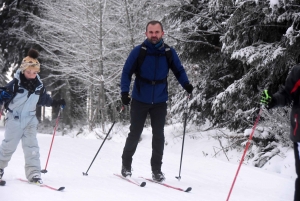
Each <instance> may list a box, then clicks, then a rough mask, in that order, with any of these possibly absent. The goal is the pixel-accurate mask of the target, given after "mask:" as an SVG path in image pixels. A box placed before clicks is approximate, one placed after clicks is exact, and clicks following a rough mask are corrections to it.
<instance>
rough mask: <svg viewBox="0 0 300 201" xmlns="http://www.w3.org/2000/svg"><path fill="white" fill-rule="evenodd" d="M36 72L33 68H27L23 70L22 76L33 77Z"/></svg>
mask: <svg viewBox="0 0 300 201" xmlns="http://www.w3.org/2000/svg"><path fill="white" fill-rule="evenodd" d="M37 74H38V71H36V70H34V69H30V68H27V69H26V70H25V71H24V76H25V77H26V79H29V80H30V79H34V78H35V77H36V75H37Z"/></svg>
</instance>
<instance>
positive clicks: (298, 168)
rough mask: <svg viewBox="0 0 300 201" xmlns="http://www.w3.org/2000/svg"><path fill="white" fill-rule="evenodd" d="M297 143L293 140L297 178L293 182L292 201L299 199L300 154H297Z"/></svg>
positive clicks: (298, 200)
mask: <svg viewBox="0 0 300 201" xmlns="http://www.w3.org/2000/svg"><path fill="white" fill-rule="evenodd" d="M299 149H300V147H299V144H298V143H297V142H294V153H295V164H296V173H297V178H296V182H295V195H294V201H300V155H299Z"/></svg>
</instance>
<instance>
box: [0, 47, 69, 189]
mask: <svg viewBox="0 0 300 201" xmlns="http://www.w3.org/2000/svg"><path fill="white" fill-rule="evenodd" d="M38 55H39V53H38V52H37V51H36V50H34V49H31V50H29V52H28V56H27V57H25V58H24V59H23V61H22V64H21V66H20V69H19V70H17V72H16V73H15V75H14V79H13V80H12V81H11V82H9V83H8V84H7V85H6V87H5V88H6V90H4V91H2V93H1V94H0V104H1V105H2V104H5V108H6V110H7V115H6V119H5V121H6V123H5V135H4V140H3V141H2V144H1V146H0V180H1V179H2V177H3V174H4V168H6V167H7V165H8V162H9V161H10V159H11V157H12V154H13V153H14V152H15V150H16V149H17V146H18V144H19V142H20V140H21V141H22V148H23V152H24V156H25V174H26V178H27V179H28V180H29V181H30V182H35V183H39V184H42V183H43V182H42V180H41V173H40V172H41V165H40V153H39V146H38V141H37V138H36V135H37V125H38V119H37V117H36V115H35V114H36V106H37V105H38V106H59V105H63V106H64V105H65V104H66V103H65V101H64V99H61V100H57V101H56V100H53V99H52V98H51V97H50V96H49V94H47V93H46V90H45V87H44V86H43V83H42V81H41V79H40V76H39V75H38V73H39V72H40V63H39V62H38V60H37V57H38Z"/></svg>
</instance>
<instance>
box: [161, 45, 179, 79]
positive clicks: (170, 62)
mask: <svg viewBox="0 0 300 201" xmlns="http://www.w3.org/2000/svg"><path fill="white" fill-rule="evenodd" d="M164 46H165V52H166V58H167V62H168V66H169V68H170V69H171V70H172V71H173V73H174V75H175V77H178V76H179V71H178V70H177V68H176V66H175V64H174V61H173V56H172V51H171V48H170V46H169V45H167V44H164Z"/></svg>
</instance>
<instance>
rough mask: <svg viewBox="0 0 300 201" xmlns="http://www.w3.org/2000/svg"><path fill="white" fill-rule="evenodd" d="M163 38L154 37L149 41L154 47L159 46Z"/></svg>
mask: <svg viewBox="0 0 300 201" xmlns="http://www.w3.org/2000/svg"><path fill="white" fill-rule="evenodd" d="M161 39H162V38H161V37H160V38H158V37H152V38H148V40H149V41H150V43H152V44H153V45H155V44H157V43H158V42H159V41H160V40H161Z"/></svg>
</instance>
